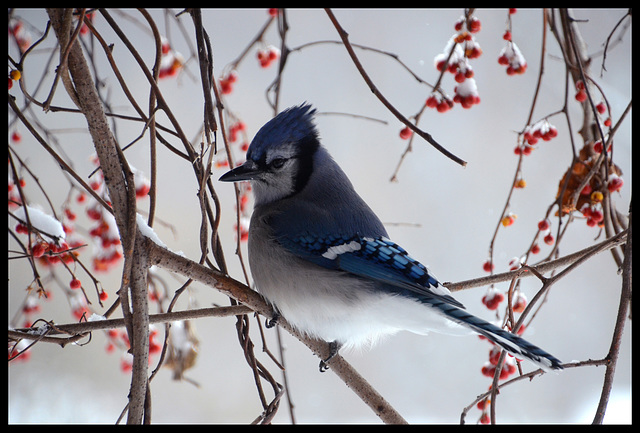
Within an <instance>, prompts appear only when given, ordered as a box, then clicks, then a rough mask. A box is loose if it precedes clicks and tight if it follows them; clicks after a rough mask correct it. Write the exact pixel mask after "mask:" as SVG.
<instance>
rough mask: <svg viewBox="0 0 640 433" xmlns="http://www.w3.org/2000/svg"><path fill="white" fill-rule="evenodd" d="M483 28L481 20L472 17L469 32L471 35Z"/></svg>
mask: <svg viewBox="0 0 640 433" xmlns="http://www.w3.org/2000/svg"><path fill="white" fill-rule="evenodd" d="M481 27H482V25H481V23H480V20H479V19H478V18H476V17H471V19H470V20H469V31H470V32H471V33H478V32H479V31H480V28H481Z"/></svg>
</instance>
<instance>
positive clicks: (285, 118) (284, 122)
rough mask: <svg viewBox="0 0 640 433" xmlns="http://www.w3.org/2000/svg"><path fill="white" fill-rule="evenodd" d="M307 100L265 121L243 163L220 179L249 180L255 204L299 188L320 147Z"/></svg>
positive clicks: (312, 111)
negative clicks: (305, 102)
mask: <svg viewBox="0 0 640 433" xmlns="http://www.w3.org/2000/svg"><path fill="white" fill-rule="evenodd" d="M314 113H315V109H314V108H312V107H311V105H309V104H302V105H299V106H295V107H291V108H288V109H286V110H284V111H283V112H281V113H280V114H278V115H277V116H276V117H274V118H273V119H271V120H270V121H269V122H267V123H266V124H265V125H264V126H263V127H262V128H260V130H259V131H258V133H257V134H256V136H255V137H254V138H253V141H252V142H251V145H250V146H249V150H248V151H247V160H246V162H245V163H244V164H242V165H240V166H238V167H236V168H234V169H233V170H230V171H229V172H227V173H225V174H224V175H222V176H221V177H220V180H221V181H223V182H238V181H242V180H250V181H251V183H252V187H253V190H254V194H255V198H256V205H259V204H263V203H270V202H273V201H276V200H280V199H282V198H285V197H288V196H291V195H293V194H295V193H297V192H299V191H301V190H302V189H303V188H304V186H305V185H306V183H307V181H308V180H309V176H310V175H311V173H312V170H313V156H314V154H315V153H316V151H317V150H318V148H319V147H320V142H319V140H318V132H317V130H316V127H315V124H314Z"/></svg>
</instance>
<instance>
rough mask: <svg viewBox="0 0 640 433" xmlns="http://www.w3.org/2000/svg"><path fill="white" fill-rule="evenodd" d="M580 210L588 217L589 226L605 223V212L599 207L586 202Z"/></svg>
mask: <svg viewBox="0 0 640 433" xmlns="http://www.w3.org/2000/svg"><path fill="white" fill-rule="evenodd" d="M580 212H582V215H584V216H585V218H587V225H588V226H589V227H595V226H600V225H603V224H604V214H603V213H602V211H601V210H600V209H598V208H597V207H595V206H591V205H589V204H588V203H585V205H584V206H583V207H582V209H580Z"/></svg>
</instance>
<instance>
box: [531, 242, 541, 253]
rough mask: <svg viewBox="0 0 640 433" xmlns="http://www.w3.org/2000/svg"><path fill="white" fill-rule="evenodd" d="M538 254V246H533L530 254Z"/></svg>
mask: <svg viewBox="0 0 640 433" xmlns="http://www.w3.org/2000/svg"><path fill="white" fill-rule="evenodd" d="M539 252H540V245H538V244H533V246H532V247H531V254H538V253H539Z"/></svg>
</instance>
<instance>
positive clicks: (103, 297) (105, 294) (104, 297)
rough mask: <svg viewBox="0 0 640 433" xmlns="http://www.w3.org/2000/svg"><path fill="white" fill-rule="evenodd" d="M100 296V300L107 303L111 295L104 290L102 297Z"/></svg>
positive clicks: (101, 293)
mask: <svg viewBox="0 0 640 433" xmlns="http://www.w3.org/2000/svg"><path fill="white" fill-rule="evenodd" d="M99 296H100V300H101V301H106V300H107V298H108V297H109V294H108V293H107V292H105V291H104V290H102V291H101V292H100V295H99Z"/></svg>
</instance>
